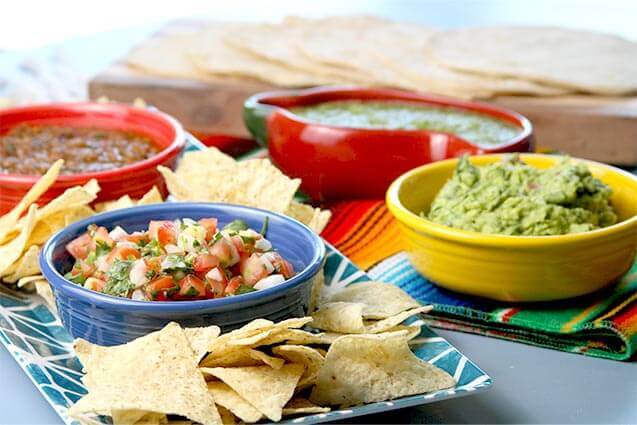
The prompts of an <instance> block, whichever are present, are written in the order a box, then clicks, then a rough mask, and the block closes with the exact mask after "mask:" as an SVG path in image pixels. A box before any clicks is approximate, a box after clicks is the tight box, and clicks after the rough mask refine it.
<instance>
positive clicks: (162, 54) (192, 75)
mask: <svg viewBox="0 0 637 425" xmlns="http://www.w3.org/2000/svg"><path fill="white" fill-rule="evenodd" d="M198 37H199V35H198V33H197V32H196V31H189V32H178V33H175V34H168V35H164V36H162V37H158V38H154V39H151V40H149V41H147V42H145V43H144V44H142V45H140V46H138V47H136V48H134V49H133V50H132V51H131V52H130V53H129V54H128V55H127V56H126V58H125V59H124V61H125V62H126V63H127V64H128V65H129V66H131V67H133V68H135V69H137V70H140V71H144V72H147V73H149V74H153V75H158V76H162V77H170V78H183V79H194V80H210V79H214V78H211V76H209V75H207V74H206V73H204V72H201V71H200V70H199V69H198V68H197V67H196V66H195V65H194V64H193V63H192V61H191V60H190V57H189V55H188V53H187V49H188V46H191V45H193V44H194V43H196V42H197V39H198Z"/></svg>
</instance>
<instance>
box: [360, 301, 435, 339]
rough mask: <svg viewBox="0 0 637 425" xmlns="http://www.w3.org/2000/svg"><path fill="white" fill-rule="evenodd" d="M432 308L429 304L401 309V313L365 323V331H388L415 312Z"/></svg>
mask: <svg viewBox="0 0 637 425" xmlns="http://www.w3.org/2000/svg"><path fill="white" fill-rule="evenodd" d="M432 309H433V306H431V305H425V306H422V307H418V308H412V309H411V310H407V311H403V312H402V313H398V314H396V315H394V316H391V317H388V318H387V319H383V320H379V321H377V322H369V323H366V326H365V328H366V331H367V333H372V334H375V333H380V332H385V331H388V330H389V329H391V328H393V327H394V326H397V325H400V324H401V323H402V322H404V321H405V320H407V319H408V318H410V317H411V316H414V315H416V314H421V313H427V312H429V311H431V310H432Z"/></svg>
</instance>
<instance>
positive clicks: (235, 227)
mask: <svg viewBox="0 0 637 425" xmlns="http://www.w3.org/2000/svg"><path fill="white" fill-rule="evenodd" d="M222 230H226V231H228V232H235V233H238V232H240V231H241V230H248V225H247V224H246V222H245V221H243V220H239V219H237V220H233V221H231V222H230V223H228V224H226V225H225V226H224V227H223V229H222Z"/></svg>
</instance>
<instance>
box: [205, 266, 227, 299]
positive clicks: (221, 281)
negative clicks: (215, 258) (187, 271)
mask: <svg viewBox="0 0 637 425" xmlns="http://www.w3.org/2000/svg"><path fill="white" fill-rule="evenodd" d="M205 278H206V285H207V286H208V287H209V288H210V292H212V294H213V295H214V297H220V296H222V295H223V292H224V291H225V289H226V285H227V283H228V278H227V277H226V273H225V272H224V271H223V269H222V268H221V267H215V268H213V269H211V270H210V271H209V272H208V273H206V276H205Z"/></svg>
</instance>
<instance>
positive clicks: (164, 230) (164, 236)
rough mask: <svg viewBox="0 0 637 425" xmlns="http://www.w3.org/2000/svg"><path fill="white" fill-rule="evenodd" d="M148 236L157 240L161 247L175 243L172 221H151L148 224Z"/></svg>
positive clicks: (175, 232) (174, 230) (175, 235)
mask: <svg viewBox="0 0 637 425" xmlns="http://www.w3.org/2000/svg"><path fill="white" fill-rule="evenodd" d="M148 236H149V237H150V238H151V239H157V241H159V244H160V245H161V246H165V245H168V244H174V243H176V242H177V229H175V223H173V222H172V221H166V220H163V221H151V222H150V223H149V224H148Z"/></svg>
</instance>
